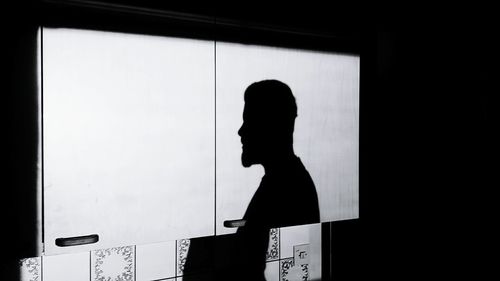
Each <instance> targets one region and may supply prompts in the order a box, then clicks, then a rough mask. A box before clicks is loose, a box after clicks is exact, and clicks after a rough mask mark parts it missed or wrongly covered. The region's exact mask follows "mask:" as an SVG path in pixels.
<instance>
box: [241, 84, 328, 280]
mask: <svg viewBox="0 0 500 281" xmlns="http://www.w3.org/2000/svg"><path fill="white" fill-rule="evenodd" d="M296 117H297V105H296V101H295V98H294V96H293V94H292V91H291V89H290V88H289V87H288V86H287V85H286V84H284V83H282V82H280V81H277V80H264V81H260V82H256V83H253V84H252V85H250V86H249V87H248V88H247V89H246V91H245V107H244V111H243V124H242V126H241V128H240V129H239V131H238V134H239V135H240V137H241V143H242V145H243V148H242V155H241V163H242V165H243V166H244V167H250V166H252V165H256V164H260V165H262V166H263V167H264V170H265V174H264V176H263V178H262V180H261V183H260V185H259V187H258V189H257V191H256V192H255V194H254V196H253V198H252V200H251V201H250V203H249V205H248V207H247V210H246V212H245V215H244V216H243V219H244V220H245V225H244V226H243V227H240V228H238V231H237V236H238V239H237V241H238V244H239V245H238V247H237V248H238V250H239V251H241V253H239V254H238V256H241V257H243V265H244V268H241V270H245V269H246V270H245V277H247V279H244V280H265V278H264V269H265V262H266V253H267V247H268V243H269V230H270V229H271V228H276V227H284V226H291V225H300V224H310V223H318V222H319V220H320V217H319V205H318V196H317V194H316V188H315V186H314V182H313V180H312V178H311V176H310V175H309V173H308V172H307V170H306V168H305V167H304V165H303V164H302V162H301V160H300V159H299V158H298V157H297V156H296V155H295V152H294V149H293V132H294V127H295V118H296Z"/></svg>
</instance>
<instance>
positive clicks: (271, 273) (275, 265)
mask: <svg viewBox="0 0 500 281" xmlns="http://www.w3.org/2000/svg"><path fill="white" fill-rule="evenodd" d="M264 276H265V277H266V280H267V281H279V280H280V262H279V261H272V262H268V263H266V270H265V271H264Z"/></svg>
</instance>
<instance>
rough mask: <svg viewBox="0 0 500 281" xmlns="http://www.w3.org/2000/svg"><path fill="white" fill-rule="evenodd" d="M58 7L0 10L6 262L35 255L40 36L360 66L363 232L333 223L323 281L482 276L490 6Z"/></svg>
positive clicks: (492, 26)
mask: <svg viewBox="0 0 500 281" xmlns="http://www.w3.org/2000/svg"><path fill="white" fill-rule="evenodd" d="M58 2H60V1H15V2H14V1H10V2H8V3H7V4H2V8H1V9H2V10H1V11H2V31H3V32H2V53H1V54H2V66H3V69H4V70H5V71H6V72H5V73H6V74H4V75H2V85H3V90H2V117H3V118H2V120H3V121H6V124H5V126H3V128H6V129H5V130H3V132H4V134H2V139H3V140H4V142H3V143H4V144H3V146H2V147H3V151H2V152H3V153H2V155H3V157H2V159H4V160H3V162H4V163H5V164H6V166H7V169H3V172H4V173H6V174H5V176H4V177H3V179H5V180H4V181H3V183H2V193H1V194H2V196H1V198H2V201H3V203H2V204H1V205H2V207H1V214H2V232H3V236H5V237H4V238H3V240H2V241H3V242H4V243H3V244H4V246H5V247H4V248H3V249H2V250H3V252H2V256H3V258H4V259H6V260H9V259H11V258H17V257H19V256H23V255H29V254H30V253H31V252H32V251H33V245H30V243H28V241H34V237H33V236H32V233H34V229H33V225H34V219H35V217H34V208H33V205H32V204H30V202H34V197H33V190H34V185H33V184H34V174H35V166H34V163H35V159H36V158H34V155H36V154H35V153H36V146H33V137H35V136H36V134H35V133H36V122H35V121H34V120H35V119H34V117H35V112H34V110H35V109H36V100H34V96H33V93H34V92H35V90H36V84H35V81H36V80H35V69H34V63H35V57H34V48H35V46H36V38H35V37H34V36H35V34H36V33H35V32H36V26H37V25H39V24H46V25H54V26H58V25H63V26H73V27H85V28H99V29H107V30H119V31H126V32H137V33H152V34H166V35H180V36H192V37H201V38H216V39H219V40H229V41H239V42H256V43H263V44H271V45H281V46H292V47H304V48H312V49H327V50H335V51H340V52H348V53H358V54H360V55H361V105H360V106H361V112H360V219H359V220H353V221H346V222H337V223H333V226H332V230H333V232H332V233H333V240H332V244H331V247H332V253H333V257H332V270H333V271H332V274H333V278H335V280H360V279H367V278H370V279H378V278H382V279H385V280H387V279H389V280H406V279H409V278H413V277H417V278H418V277H420V278H425V279H430V278H434V277H438V278H452V277H464V278H469V279H473V280H481V279H485V278H484V277H486V276H488V277H489V276H490V275H491V270H492V269H493V264H494V258H490V256H491V254H493V257H494V254H496V252H497V246H496V237H498V235H497V232H496V231H495V230H494V226H495V225H494V224H496V223H497V221H498V220H497V219H496V215H495V214H496V213H498V210H497V209H498V207H497V205H498V204H497V202H495V201H496V200H495V199H496V197H495V196H494V194H495V193H494V191H495V188H497V187H498V186H500V185H498V183H497V179H496V174H495V173H496V172H497V169H496V166H497V165H496V161H495V160H496V158H497V149H496V145H497V143H498V139H497V138H496V136H495V133H496V131H497V130H498V124H497V123H496V119H498V111H499V110H498V109H497V106H498V92H499V91H498V85H497V84H496V83H495V82H496V81H497V80H498V79H497V73H498V63H499V55H498V52H499V50H500V49H499V46H498V43H497V42H496V41H498V40H495V39H496V38H495V37H497V36H498V31H497V28H496V26H497V25H498V24H496V20H495V15H494V13H493V11H494V9H493V8H492V7H487V6H481V5H479V4H477V5H475V6H471V5H468V6H465V5H464V6H462V7H460V6H457V5H454V6H442V7H439V6H436V5H428V6H417V5H392V4H387V5H369V4H364V3H362V2H359V3H358V2H351V1H350V2H349V3H346V2H339V1H333V2H329V3H325V4H318V3H313V2H310V1H309V2H300V3H292V1H289V3H286V5H270V4H269V3H267V4H265V3H259V2H256V1H245V2H241V3H240V2H234V3H233V4H232V5H230V6H225V5H223V4H222V3H219V2H216V1H206V2H207V3H205V4H203V5H201V6H200V5H197V4H195V3H194V2H189V1H187V2H184V1H183V2H179V3H178V4H173V3H168V2H170V1H162V2H163V3H162V2H160V1H117V0H115V1H112V0H107V1H104V0H101V1H96V3H97V4H96V3H92V4H91V5H90V4H88V2H87V3H86V4H85V5H83V4H82V1H66V2H68V3H70V4H66V5H62V4H60V3H58ZM75 3H76V5H72V4H75ZM100 3H105V4H106V3H107V4H119V6H116V5H114V6H113V5H112V6H110V5H104V6H103V5H100ZM327 4H328V5H327ZM122 5H125V6H122ZM126 5H128V6H126ZM130 6H133V7H135V8H130ZM103 7H104V8H103ZM106 7H107V8H106ZM110 7H111V8H110ZM215 22H217V23H218V24H219V25H218V27H217V28H215V27H214V25H213V24H212V23H215ZM2 266H3V267H2V271H4V272H5V271H7V270H8V263H5V262H2ZM492 276H494V275H492ZM6 280H9V279H6Z"/></svg>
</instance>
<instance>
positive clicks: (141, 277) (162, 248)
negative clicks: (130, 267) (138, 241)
mask: <svg viewBox="0 0 500 281" xmlns="http://www.w3.org/2000/svg"><path fill="white" fill-rule="evenodd" d="M135 263H136V280H137V281H151V280H158V279H165V278H172V277H175V241H169V242H163V243H155V244H145V245H137V246H136V261H135Z"/></svg>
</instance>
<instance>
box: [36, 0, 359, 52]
mask: <svg viewBox="0 0 500 281" xmlns="http://www.w3.org/2000/svg"><path fill="white" fill-rule="evenodd" d="M135 3H141V2H140V1H135V2H134V4H133V5H132V4H117V3H110V2H105V1H87V0H66V1H63V0H40V3H39V5H40V6H39V7H37V11H38V12H37V14H38V15H37V17H38V19H39V23H40V25H44V26H47V27H68V28H82V29H93V30H104V31H114V32H124V33H137V34H148V35H161V36H174V37H186V38H196V39H206V40H217V41H226V42H237V43H242V44H256V45H268V46H277V47H289V48H300V49H308V50H318V51H329V52H339V53H347V54H356V55H358V54H360V52H361V48H360V45H361V42H360V41H361V40H360V36H359V34H355V33H351V34H347V35H346V34H342V35H340V34H333V33H332V32H325V31H319V30H314V29H306V28H298V27H294V26H291V25H290V24H288V25H286V24H284V25H277V24H269V23H265V22H259V21H257V20H247V19H231V18H228V17H217V16H216V12H215V8H214V9H208V11H207V12H206V13H205V14H201V13H199V14H195V13H188V12H178V11H172V10H166V9H162V8H158V7H151V6H150V7H147V6H139V4H135Z"/></svg>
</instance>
